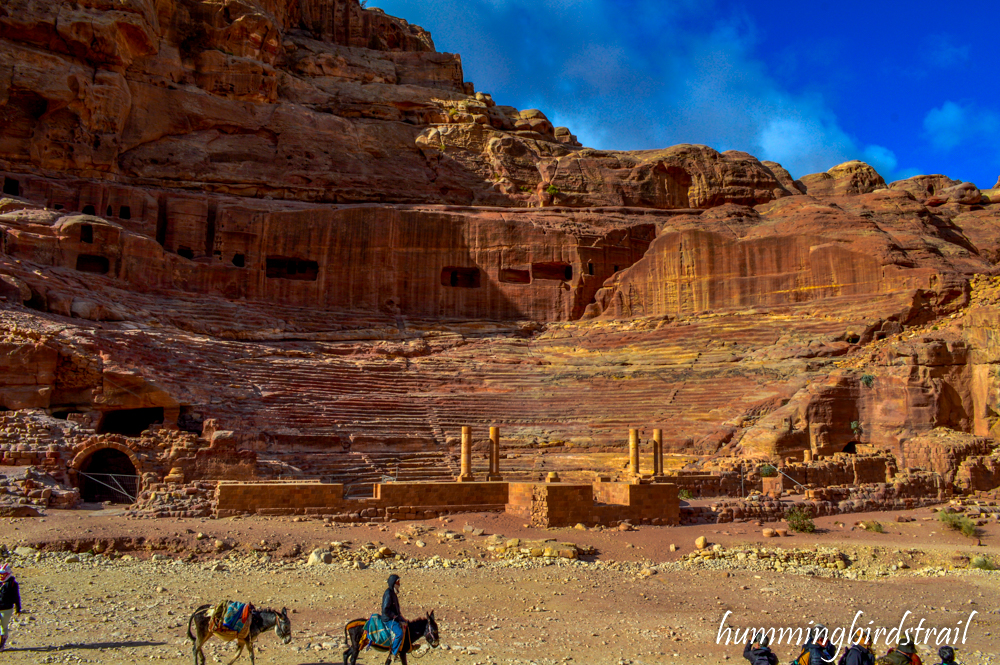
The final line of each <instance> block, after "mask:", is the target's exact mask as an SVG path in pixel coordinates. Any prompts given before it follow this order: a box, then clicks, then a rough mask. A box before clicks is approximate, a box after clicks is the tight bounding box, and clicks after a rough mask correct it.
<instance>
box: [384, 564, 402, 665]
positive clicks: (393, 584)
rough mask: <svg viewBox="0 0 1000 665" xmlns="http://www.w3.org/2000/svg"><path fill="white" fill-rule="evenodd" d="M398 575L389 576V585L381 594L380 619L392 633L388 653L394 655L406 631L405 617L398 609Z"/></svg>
mask: <svg viewBox="0 0 1000 665" xmlns="http://www.w3.org/2000/svg"><path fill="white" fill-rule="evenodd" d="M398 592H399V575H390V576H389V587H388V588H387V589H386V590H385V593H383V594H382V619H383V620H384V621H385V625H386V627H387V628H389V631H390V632H391V633H392V649H391V650H390V653H391V654H392V655H396V653H398V652H399V647H400V646H401V645H402V643H403V635H404V634H405V632H406V619H404V618H403V613H402V612H401V611H400V609H399V596H398V595H397V593H398Z"/></svg>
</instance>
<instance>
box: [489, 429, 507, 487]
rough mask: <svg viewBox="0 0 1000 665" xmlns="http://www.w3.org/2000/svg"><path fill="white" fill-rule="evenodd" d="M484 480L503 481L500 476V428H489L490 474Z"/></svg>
mask: <svg viewBox="0 0 1000 665" xmlns="http://www.w3.org/2000/svg"><path fill="white" fill-rule="evenodd" d="M486 480H503V476H501V475H500V428H499V427H491V428H490V472H489V474H488V475H487V476H486Z"/></svg>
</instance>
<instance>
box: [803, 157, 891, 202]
mask: <svg viewBox="0 0 1000 665" xmlns="http://www.w3.org/2000/svg"><path fill="white" fill-rule="evenodd" d="M799 182H800V183H801V184H802V186H803V187H804V188H805V191H806V193H807V194H810V195H812V196H849V195H854V194H868V193H870V192H874V191H875V190H877V189H884V188H885V186H886V185H885V180H883V179H882V176H880V175H879V174H878V172H877V171H876V170H875V169H873V168H872V167H870V166H868V164H865V163H864V162H860V161H857V160H855V161H851V162H844V163H843V164H838V165H837V166H834V167H833V168H832V169H830V170H829V171H827V172H826V173H812V174H810V175H807V176H802V178H801V179H800V180H799Z"/></svg>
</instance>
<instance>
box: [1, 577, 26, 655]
mask: <svg viewBox="0 0 1000 665" xmlns="http://www.w3.org/2000/svg"><path fill="white" fill-rule="evenodd" d="M14 608H17V613H18V614H20V613H21V588H20V587H19V586H18V585H17V580H16V579H14V572H13V571H12V570H11V568H10V564H9V563H5V564H3V565H0V650H2V649H3V648H4V645H5V644H7V637H8V636H9V635H10V628H9V626H10V618H11V616H12V615H13V614H14Z"/></svg>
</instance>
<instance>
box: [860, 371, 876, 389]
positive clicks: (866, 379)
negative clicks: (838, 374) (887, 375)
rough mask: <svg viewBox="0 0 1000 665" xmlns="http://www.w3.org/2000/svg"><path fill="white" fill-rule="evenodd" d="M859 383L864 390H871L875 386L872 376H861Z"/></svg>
mask: <svg viewBox="0 0 1000 665" xmlns="http://www.w3.org/2000/svg"><path fill="white" fill-rule="evenodd" d="M861 383H862V384H864V386H865V388H871V387H872V386H874V385H875V376H874V375H872V374H862V375H861Z"/></svg>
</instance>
